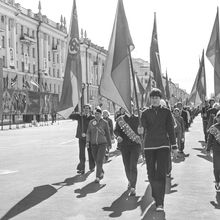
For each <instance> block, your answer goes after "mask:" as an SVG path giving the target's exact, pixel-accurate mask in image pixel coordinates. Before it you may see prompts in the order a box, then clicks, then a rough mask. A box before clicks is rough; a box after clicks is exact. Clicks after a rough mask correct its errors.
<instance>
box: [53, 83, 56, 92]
mask: <svg viewBox="0 0 220 220" xmlns="http://www.w3.org/2000/svg"><path fill="white" fill-rule="evenodd" d="M53 93H57V91H56V84H54V90H53Z"/></svg>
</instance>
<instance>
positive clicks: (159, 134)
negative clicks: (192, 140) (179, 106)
mask: <svg viewBox="0 0 220 220" xmlns="http://www.w3.org/2000/svg"><path fill="white" fill-rule="evenodd" d="M161 97H162V94H161V91H160V90H159V89H156V88H154V89H152V91H151V92H150V99H151V104H152V106H150V107H149V108H148V109H146V110H145V111H144V112H143V113H142V116H141V121H142V126H143V127H140V128H139V129H138V131H139V134H141V133H143V132H144V150H145V159H146V164H147V173H148V179H149V182H150V185H151V188H152V197H153V198H154V200H155V202H156V211H163V207H164V196H165V185H166V173H167V165H168V156H169V151H170V145H171V149H172V150H173V153H174V155H176V153H177V146H176V140H175V135H174V126H173V118H172V115H171V111H170V110H169V109H167V108H164V107H162V106H161V105H160V99H161Z"/></svg>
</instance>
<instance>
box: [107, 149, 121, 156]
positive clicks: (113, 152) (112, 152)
mask: <svg viewBox="0 0 220 220" xmlns="http://www.w3.org/2000/svg"><path fill="white" fill-rule="evenodd" d="M119 155H121V151H120V150H117V149H116V150H114V151H110V152H109V158H111V157H117V156H119Z"/></svg>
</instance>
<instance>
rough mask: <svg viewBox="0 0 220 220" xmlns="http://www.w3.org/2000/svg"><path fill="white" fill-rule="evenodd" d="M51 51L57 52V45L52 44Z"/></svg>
mask: <svg viewBox="0 0 220 220" xmlns="http://www.w3.org/2000/svg"><path fill="white" fill-rule="evenodd" d="M52 51H53V52H54V53H57V52H58V46H57V45H53V46H52Z"/></svg>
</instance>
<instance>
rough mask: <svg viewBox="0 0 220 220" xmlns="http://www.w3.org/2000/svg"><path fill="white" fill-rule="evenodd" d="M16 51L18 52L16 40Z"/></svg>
mask: <svg viewBox="0 0 220 220" xmlns="http://www.w3.org/2000/svg"><path fill="white" fill-rule="evenodd" d="M16 53H18V42H16Z"/></svg>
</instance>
